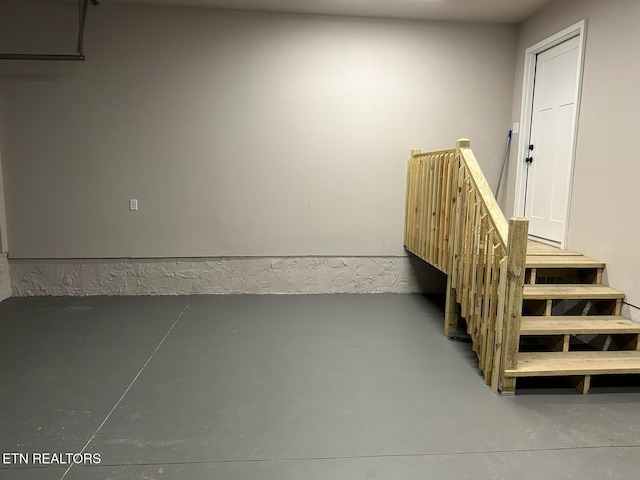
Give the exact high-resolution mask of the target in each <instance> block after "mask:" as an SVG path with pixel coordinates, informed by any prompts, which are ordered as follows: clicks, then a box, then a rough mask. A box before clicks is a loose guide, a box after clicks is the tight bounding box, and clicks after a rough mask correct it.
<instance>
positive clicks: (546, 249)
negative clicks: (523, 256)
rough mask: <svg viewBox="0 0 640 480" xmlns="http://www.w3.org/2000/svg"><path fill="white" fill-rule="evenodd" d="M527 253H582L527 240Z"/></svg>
mask: <svg viewBox="0 0 640 480" xmlns="http://www.w3.org/2000/svg"><path fill="white" fill-rule="evenodd" d="M527 255H564V256H567V255H582V254H581V253H578V252H571V251H569V250H561V249H559V248H556V247H550V246H549V245H544V244H542V243H537V242H533V241H529V243H527Z"/></svg>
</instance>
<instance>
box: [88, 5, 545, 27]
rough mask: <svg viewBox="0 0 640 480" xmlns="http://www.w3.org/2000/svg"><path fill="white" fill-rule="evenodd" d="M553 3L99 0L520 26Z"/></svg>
mask: <svg viewBox="0 0 640 480" xmlns="http://www.w3.org/2000/svg"><path fill="white" fill-rule="evenodd" d="M551 1H553V0H100V3H101V5H156V6H173V7H178V6H179V7H205V8H226V9H239V10H258V11H268V12H291V13H309V14H322V15H348V16H357V17H378V18H402V19H414V20H449V21H463V22H493V23H519V22H521V21H523V20H524V19H526V18H527V17H528V16H530V15H531V14H532V13H534V12H535V11H537V10H538V9H539V8H541V7H542V6H543V5H546V4H548V3H551Z"/></svg>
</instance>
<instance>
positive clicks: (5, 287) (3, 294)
mask: <svg viewBox="0 0 640 480" xmlns="http://www.w3.org/2000/svg"><path fill="white" fill-rule="evenodd" d="M10 296H11V281H10V277H9V261H8V260H7V254H6V253H0V302H1V301H2V300H4V299H5V298H9V297H10Z"/></svg>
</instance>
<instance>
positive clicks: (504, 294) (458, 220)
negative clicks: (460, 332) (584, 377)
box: [404, 139, 528, 394]
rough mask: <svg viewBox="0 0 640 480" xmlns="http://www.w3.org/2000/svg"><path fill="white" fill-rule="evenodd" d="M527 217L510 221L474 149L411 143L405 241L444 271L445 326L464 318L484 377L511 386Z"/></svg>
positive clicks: (450, 328)
mask: <svg viewBox="0 0 640 480" xmlns="http://www.w3.org/2000/svg"><path fill="white" fill-rule="evenodd" d="M527 232H528V221H527V220H526V219H524V218H512V219H511V220H510V221H509V223H507V221H506V219H505V217H504V215H503V213H502V211H501V209H500V207H499V206H498V204H497V202H496V200H495V198H494V196H493V193H492V192H491V188H490V187H489V184H488V183H487V180H486V179H485V177H484V175H483V174H482V170H481V169H480V166H479V165H478V162H477V160H476V158H475V156H474V154H473V152H472V151H471V148H470V142H469V140H467V139H460V140H458V142H457V144H456V148H455V149H450V150H441V151H437V152H429V153H420V151H417V150H414V151H412V155H411V159H410V160H409V164H408V174H407V199H406V212H405V235H404V244H405V248H406V249H407V250H409V251H410V252H412V253H413V254H415V255H416V256H418V257H420V258H422V259H423V260H425V261H427V262H429V263H430V264H432V265H434V266H435V267H436V268H438V269H440V270H441V271H443V272H444V273H446V274H447V300H446V307H445V325H444V331H445V334H446V335H448V336H450V337H451V336H453V335H455V332H456V329H457V324H458V318H459V316H461V317H462V318H464V319H465V320H466V322H467V331H468V333H469V335H470V336H471V339H472V343H473V349H474V351H475V352H476V354H477V356H478V361H479V367H480V369H481V371H482V372H483V374H484V378H485V382H486V383H488V384H491V388H492V390H493V391H498V390H500V391H501V392H502V393H503V394H507V393H514V391H515V377H514V376H506V375H505V372H506V371H513V370H514V369H515V368H516V365H517V358H518V345H519V338H520V321H521V314H522V295H523V285H524V277H525V269H526V265H525V262H526V250H527Z"/></svg>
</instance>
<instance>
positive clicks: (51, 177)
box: [0, 2, 516, 258]
mask: <svg viewBox="0 0 640 480" xmlns="http://www.w3.org/2000/svg"><path fill="white" fill-rule="evenodd" d="M39 8H41V9H44V8H45V7H39ZM38 12H39V14H38V15H37V16H36V17H37V18H29V19H28V20H24V18H26V17H25V16H24V15H23V20H22V22H23V23H21V20H20V19H16V18H17V17H19V16H20V11H19V9H18V10H14V11H11V12H9V13H11V15H8V14H5V15H0V18H2V20H1V22H2V25H0V27H1V28H0V42H1V43H2V47H3V49H4V50H7V48H10V47H11V48H25V47H20V45H19V43H18V42H17V40H16V39H18V38H19V39H21V41H26V42H31V47H32V48H38V46H40V47H42V46H43V45H47V47H46V49H49V50H54V49H56V50H58V51H60V50H62V49H64V50H65V51H66V52H70V53H72V52H73V49H74V46H75V43H74V38H73V37H74V34H75V30H74V29H75V24H74V22H75V21H76V15H77V13H76V7H75V5H69V6H67V7H64V6H63V7H57V8H55V9H54V8H51V9H49V10H46V9H45V10H38ZM0 13H3V12H2V11H0ZM5 13H6V12H5ZM25 29H26V32H25ZM68 31H70V32H71V35H68ZM64 32H67V33H64ZM49 35H53V36H55V37H56V38H58V39H59V40H60V41H59V42H58V43H57V44H55V43H54V44H51V46H49V45H50V43H47V42H49V40H47V38H48V36H49ZM515 41H516V28H515V27H511V26H500V25H474V24H462V23H461V24H455V23H430V22H409V21H394V20H367V19H357V18H338V17H328V16H302V15H280V14H262V13H240V12H232V11H213V10H202V9H171V8H145V7H115V6H110V5H108V3H107V2H104V4H102V5H101V6H100V7H97V8H95V7H92V6H90V9H89V18H88V22H87V28H86V37H85V51H86V54H87V62H85V63H72V64H60V63H58V64H55V65H54V64H42V63H40V64H19V63H17V62H5V63H2V64H1V65H0V92H1V97H0V101H1V102H2V103H1V107H0V114H1V115H2V119H1V127H0V153H1V155H2V162H3V167H4V182H5V196H6V209H7V221H8V234H9V239H8V240H9V253H10V256H11V257H12V258H69V257H73V258H89V257H93V258H100V257H188V256H204V257H206V256H219V255H238V256H245V255H246V256H251V255H267V256H278V255H307V254H315V255H404V251H403V249H402V232H403V216H404V190H405V168H406V160H407V157H408V155H409V152H410V149H411V148H415V147H418V148H422V149H423V150H432V149H441V148H449V147H452V146H453V145H454V144H455V141H456V139H457V138H458V137H462V136H467V137H469V138H471V140H472V146H473V148H474V151H475V152H476V155H477V156H478V158H479V160H480V162H481V163H482V164H483V166H484V167H485V171H486V173H487V176H488V177H489V179H490V180H491V181H492V182H495V179H496V178H497V174H498V168H499V162H500V159H501V156H502V148H503V141H504V137H505V134H506V131H507V130H508V128H509V124H510V113H511V101H512V98H511V94H510V92H512V91H513V70H514V66H515V62H514V58H515V57H514V55H515ZM38 42H40V43H38ZM11 43H14V45H9V44H11ZM36 44H38V45H36ZM44 49H45V48H42V50H44ZM129 198H137V199H138V200H139V204H140V211H139V212H137V213H132V212H129V211H128V199H129Z"/></svg>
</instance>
